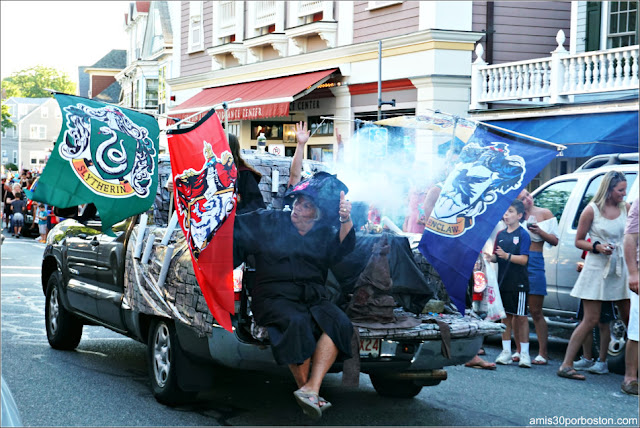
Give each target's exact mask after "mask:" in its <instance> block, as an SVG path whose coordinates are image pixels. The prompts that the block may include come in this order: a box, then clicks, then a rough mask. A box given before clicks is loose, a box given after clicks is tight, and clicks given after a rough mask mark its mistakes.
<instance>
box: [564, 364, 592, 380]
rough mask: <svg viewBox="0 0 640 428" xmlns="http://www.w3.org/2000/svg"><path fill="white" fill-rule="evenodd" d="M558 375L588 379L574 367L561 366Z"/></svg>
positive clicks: (574, 378)
mask: <svg viewBox="0 0 640 428" xmlns="http://www.w3.org/2000/svg"><path fill="white" fill-rule="evenodd" d="M558 376H560V377H564V378H566V379H573V380H586V379H587V378H586V377H584V376H583V375H581V374H580V373H578V372H577V371H576V370H575V369H574V368H573V367H565V368H562V367H560V368H559V369H558Z"/></svg>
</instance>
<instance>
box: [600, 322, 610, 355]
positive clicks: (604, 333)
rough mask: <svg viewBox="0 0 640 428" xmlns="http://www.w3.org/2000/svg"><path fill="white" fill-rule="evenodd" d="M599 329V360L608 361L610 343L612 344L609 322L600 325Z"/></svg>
mask: <svg viewBox="0 0 640 428" xmlns="http://www.w3.org/2000/svg"><path fill="white" fill-rule="evenodd" d="M598 329H599V330H600V354H599V355H598V358H600V361H602V362H605V361H607V354H608V353H609V343H610V342H611V328H610V327H609V323H608V322H604V323H598Z"/></svg>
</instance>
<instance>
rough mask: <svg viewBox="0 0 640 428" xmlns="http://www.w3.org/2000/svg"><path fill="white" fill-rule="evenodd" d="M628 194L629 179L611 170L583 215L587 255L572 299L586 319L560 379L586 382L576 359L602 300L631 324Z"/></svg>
mask: <svg viewBox="0 0 640 428" xmlns="http://www.w3.org/2000/svg"><path fill="white" fill-rule="evenodd" d="M626 194H627V179H626V178H625V176H624V174H623V173H621V172H617V171H609V172H608V173H606V174H605V176H604V177H603V178H602V182H601V183H600V187H599V188H598V191H597V192H596V194H595V196H594V197H593V199H592V200H591V202H589V205H587V207H586V208H585V209H584V211H583V212H582V214H581V215H580V220H579V221H578V230H577V231H576V241H575V244H576V247H578V248H579V249H581V250H584V251H588V253H587V257H586V259H585V261H584V267H583V268H582V272H580V276H579V277H578V280H577V281H576V283H575V285H574V286H573V289H572V290H571V296H573V297H577V298H579V299H582V304H583V307H584V318H583V320H582V322H581V323H580V324H578V327H576V329H575V330H574V331H573V334H572V335H571V339H570V340H569V345H568V346H567V351H566V353H565V356H564V361H563V362H562V365H561V366H560V369H559V370H558V376H560V377H565V378H568V379H575V380H585V377H584V376H583V375H581V374H579V373H578V372H576V370H575V368H574V367H573V360H574V358H575V356H576V354H577V353H578V349H579V348H580V347H581V346H582V342H583V341H584V339H585V337H586V336H587V335H588V334H591V331H592V330H593V328H594V327H595V326H596V324H598V321H599V320H600V310H601V308H602V302H603V301H604V302H607V301H613V302H615V303H616V305H617V306H618V310H619V311H620V314H621V318H622V320H623V321H624V323H625V325H626V324H627V323H628V321H629V289H628V287H627V269H626V266H625V262H624V256H623V251H622V237H623V234H624V227H625V223H626V219H627V211H628V209H629V207H628V204H627V203H626V202H625V201H624V197H625V196H626ZM587 233H588V234H589V235H590V236H591V242H589V241H587V239H586V238H587ZM596 364H597V363H596Z"/></svg>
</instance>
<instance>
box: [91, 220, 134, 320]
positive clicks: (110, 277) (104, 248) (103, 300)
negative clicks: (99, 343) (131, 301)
mask: <svg viewBox="0 0 640 428" xmlns="http://www.w3.org/2000/svg"><path fill="white" fill-rule="evenodd" d="M126 224H127V220H124V221H122V222H120V223H118V224H116V225H114V226H113V231H114V233H115V234H116V236H115V237H114V236H108V235H100V245H99V246H98V257H97V263H96V266H97V269H96V275H97V286H98V289H97V292H96V301H97V305H98V314H99V315H100V319H101V320H102V321H104V322H106V323H107V324H109V325H111V326H113V327H115V328H117V329H124V319H123V317H122V298H123V296H124V281H123V272H124V238H125V230H126Z"/></svg>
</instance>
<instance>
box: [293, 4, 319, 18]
mask: <svg viewBox="0 0 640 428" xmlns="http://www.w3.org/2000/svg"><path fill="white" fill-rule="evenodd" d="M322 3H323V2H321V1H301V2H300V5H299V7H298V17H300V18H303V17H305V16H309V15H314V14H316V13H320V12H322V11H323V4H322Z"/></svg>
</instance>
